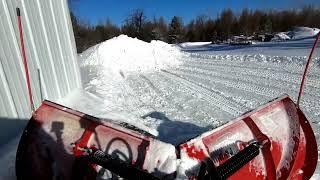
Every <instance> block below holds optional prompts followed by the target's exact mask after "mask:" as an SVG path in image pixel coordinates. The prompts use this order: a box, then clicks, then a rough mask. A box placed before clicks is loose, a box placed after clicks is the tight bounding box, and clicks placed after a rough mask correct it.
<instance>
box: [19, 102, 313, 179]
mask: <svg viewBox="0 0 320 180" xmlns="http://www.w3.org/2000/svg"><path fill="white" fill-rule="evenodd" d="M100 150H101V151H100ZM91 152H100V156H97V157H98V158H96V161H99V162H101V163H96V164H95V163H92V162H91V161H85V160H84V161H80V160H83V159H84V158H83V157H87V154H89V155H90V153H91ZM101 154H103V155H102V156H101ZM88 157H89V156H88ZM90 157H91V156H90ZM102 157H103V158H104V157H105V159H102ZM317 159H318V151H317V145H316V140H315V136H314V134H313V131H312V128H311V126H310V124H309V122H308V121H307V119H306V117H305V116H304V114H303V113H302V111H301V110H300V109H299V108H297V106H296V105H295V104H294V103H293V102H292V100H291V99H290V98H289V97H288V96H283V97H280V98H277V99H276V100H274V101H272V102H270V103H268V104H266V105H264V106H262V107H260V108H258V109H256V110H255V111H252V112H249V113H246V114H244V115H242V116H241V117H239V118H236V119H235V120H233V121H230V122H229V123H227V124H225V125H223V126H221V127H219V128H216V129H213V130H211V131H208V132H206V133H204V134H202V135H200V136H198V137H196V138H194V139H192V140H190V141H188V142H185V143H182V144H180V145H179V146H177V147H174V146H173V145H171V144H168V143H164V142H161V141H159V140H157V139H155V138H153V137H151V136H147V135H143V134H141V133H139V132H137V131H134V130H131V129H127V128H124V127H122V126H119V125H117V124H114V123H112V122H111V121H109V120H102V119H98V118H95V117H92V116H89V115H86V114H83V113H81V112H78V111H75V110H72V109H70V108H66V107H64V106H61V105H58V104H55V103H52V102H49V101H44V102H43V103H42V105H41V106H40V108H38V110H37V111H36V112H35V113H34V115H33V117H32V118H31V120H30V121H29V123H28V126H27V127H26V129H25V131H24V133H23V135H22V137H21V140H20V143H19V147H18V150H17V157H16V175H17V178H18V179H96V178H100V179H107V178H109V177H111V176H112V174H111V173H110V172H109V171H106V170H105V169H104V168H107V169H109V170H111V171H112V172H114V173H116V174H118V175H120V176H123V177H126V178H132V179H145V178H154V179H176V178H178V179H206V178H208V176H209V177H215V178H216V179H226V178H228V179H309V178H310V177H311V176H312V174H313V173H314V170H315V168H316V165H317ZM115 161H119V162H121V163H113V162H115ZM110 164H111V165H110ZM104 165H106V166H104Z"/></svg>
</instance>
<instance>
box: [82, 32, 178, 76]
mask: <svg viewBox="0 0 320 180" xmlns="http://www.w3.org/2000/svg"><path fill="white" fill-rule="evenodd" d="M181 55H182V53H181V52H180V50H179V49H178V48H176V47H173V46H172V45H169V44H167V43H165V42H162V41H151V42H150V43H147V42H144V41H141V40H139V39H137V38H130V37H128V36H126V35H120V36H118V37H115V38H112V39H110V40H107V41H105V42H102V43H100V44H98V45H96V46H94V47H92V48H90V49H88V50H87V51H85V52H84V53H83V54H81V55H80V60H81V62H80V66H82V67H85V66H90V65H93V66H99V67H102V68H103V69H104V70H106V71H108V72H109V73H110V72H111V73H112V74H113V75H121V76H122V77H124V76H125V74H127V73H130V72H145V71H154V70H159V69H163V68H168V67H172V66H177V65H179V64H180V61H179V57H180V56H181Z"/></svg>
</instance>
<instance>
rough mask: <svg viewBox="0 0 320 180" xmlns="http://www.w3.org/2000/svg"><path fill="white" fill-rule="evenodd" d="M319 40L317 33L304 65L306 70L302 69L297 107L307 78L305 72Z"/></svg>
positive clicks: (319, 35)
mask: <svg viewBox="0 0 320 180" xmlns="http://www.w3.org/2000/svg"><path fill="white" fill-rule="evenodd" d="M319 39H320V32H319V33H318V35H317V38H316V40H315V41H314V44H313V47H312V49H311V52H310V54H309V58H308V61H307V64H306V68H305V69H304V73H303V77H302V81H301V85H300V90H299V95H298V101H297V105H298V107H300V99H301V95H302V91H303V88H304V82H305V80H306V77H307V72H308V69H309V66H310V62H311V58H312V55H313V52H314V50H315V49H316V47H317V46H318V43H319Z"/></svg>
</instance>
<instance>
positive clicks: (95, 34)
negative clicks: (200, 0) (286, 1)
mask: <svg viewBox="0 0 320 180" xmlns="http://www.w3.org/2000/svg"><path fill="white" fill-rule="evenodd" d="M71 20H72V25H73V30H74V34H75V39H76V44H77V50H78V52H82V51H84V50H85V49H87V48H89V47H91V46H93V45H95V44H97V43H100V42H102V41H105V40H107V39H110V38H112V37H115V36H118V35H120V34H126V35H128V36H130V37H137V38H138V39H141V40H144V41H146V42H149V41H151V40H153V39H156V40H161V41H165V42H168V43H179V42H184V41H212V42H219V41H224V40H227V39H228V38H230V37H232V36H234V35H246V36H249V35H258V34H267V33H269V34H272V33H274V32H281V31H288V30H291V29H292V28H293V27H295V26H308V27H320V9H319V8H316V7H313V6H305V7H303V8H302V9H291V10H282V11H277V10H269V11H261V10H249V9H243V10H242V12H240V13H235V12H233V11H232V10H231V9H225V10H223V11H222V12H221V13H220V14H219V15H218V16H217V17H216V18H212V17H209V16H206V15H199V16H197V17H195V18H194V19H192V20H191V21H189V22H187V23H186V24H185V23H184V22H183V19H182V18H181V17H179V16H174V17H173V18H172V19H171V20H170V21H169V22H166V21H165V19H164V18H163V17H153V18H149V17H147V16H146V14H145V12H144V11H143V10H142V9H136V10H133V11H132V12H131V13H130V14H129V15H128V16H127V17H126V18H125V19H124V21H123V24H122V25H121V26H120V27H119V26H117V25H115V24H113V23H112V21H111V20H110V19H109V18H107V19H106V20H105V21H104V22H100V23H98V24H96V25H92V24H90V22H84V21H81V20H79V18H78V17H76V16H75V15H74V14H73V13H72V12H71Z"/></svg>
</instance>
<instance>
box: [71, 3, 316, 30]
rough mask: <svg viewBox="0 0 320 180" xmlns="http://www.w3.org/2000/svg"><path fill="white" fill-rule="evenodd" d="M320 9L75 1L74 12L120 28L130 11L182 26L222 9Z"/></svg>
mask: <svg viewBox="0 0 320 180" xmlns="http://www.w3.org/2000/svg"><path fill="white" fill-rule="evenodd" d="M309 4H310V5H316V6H320V0H75V1H74V2H73V3H72V9H73V12H74V13H75V14H76V15H77V16H78V17H80V18H81V19H82V20H85V21H89V22H90V23H92V24H96V23H98V22H101V21H103V20H105V19H107V18H109V19H110V20H112V22H113V23H115V24H117V25H121V24H122V22H123V20H124V19H125V18H126V16H127V15H128V14H130V12H131V11H132V10H133V9H137V8H140V9H143V10H144V11H145V13H146V15H147V17H148V18H149V19H152V18H153V17H154V16H156V17H159V16H163V17H164V18H165V19H166V21H167V22H168V21H170V20H171V18H172V17H173V16H174V15H177V16H181V17H182V18H183V20H184V22H185V23H187V22H189V21H190V20H191V19H193V18H194V17H196V16H197V15H207V16H211V17H216V16H217V14H218V13H219V12H221V11H222V10H223V9H226V8H230V9H232V10H234V11H235V12H241V10H242V9H243V8H249V9H261V10H269V9H277V10H283V9H290V8H299V7H303V6H304V5H309Z"/></svg>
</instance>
